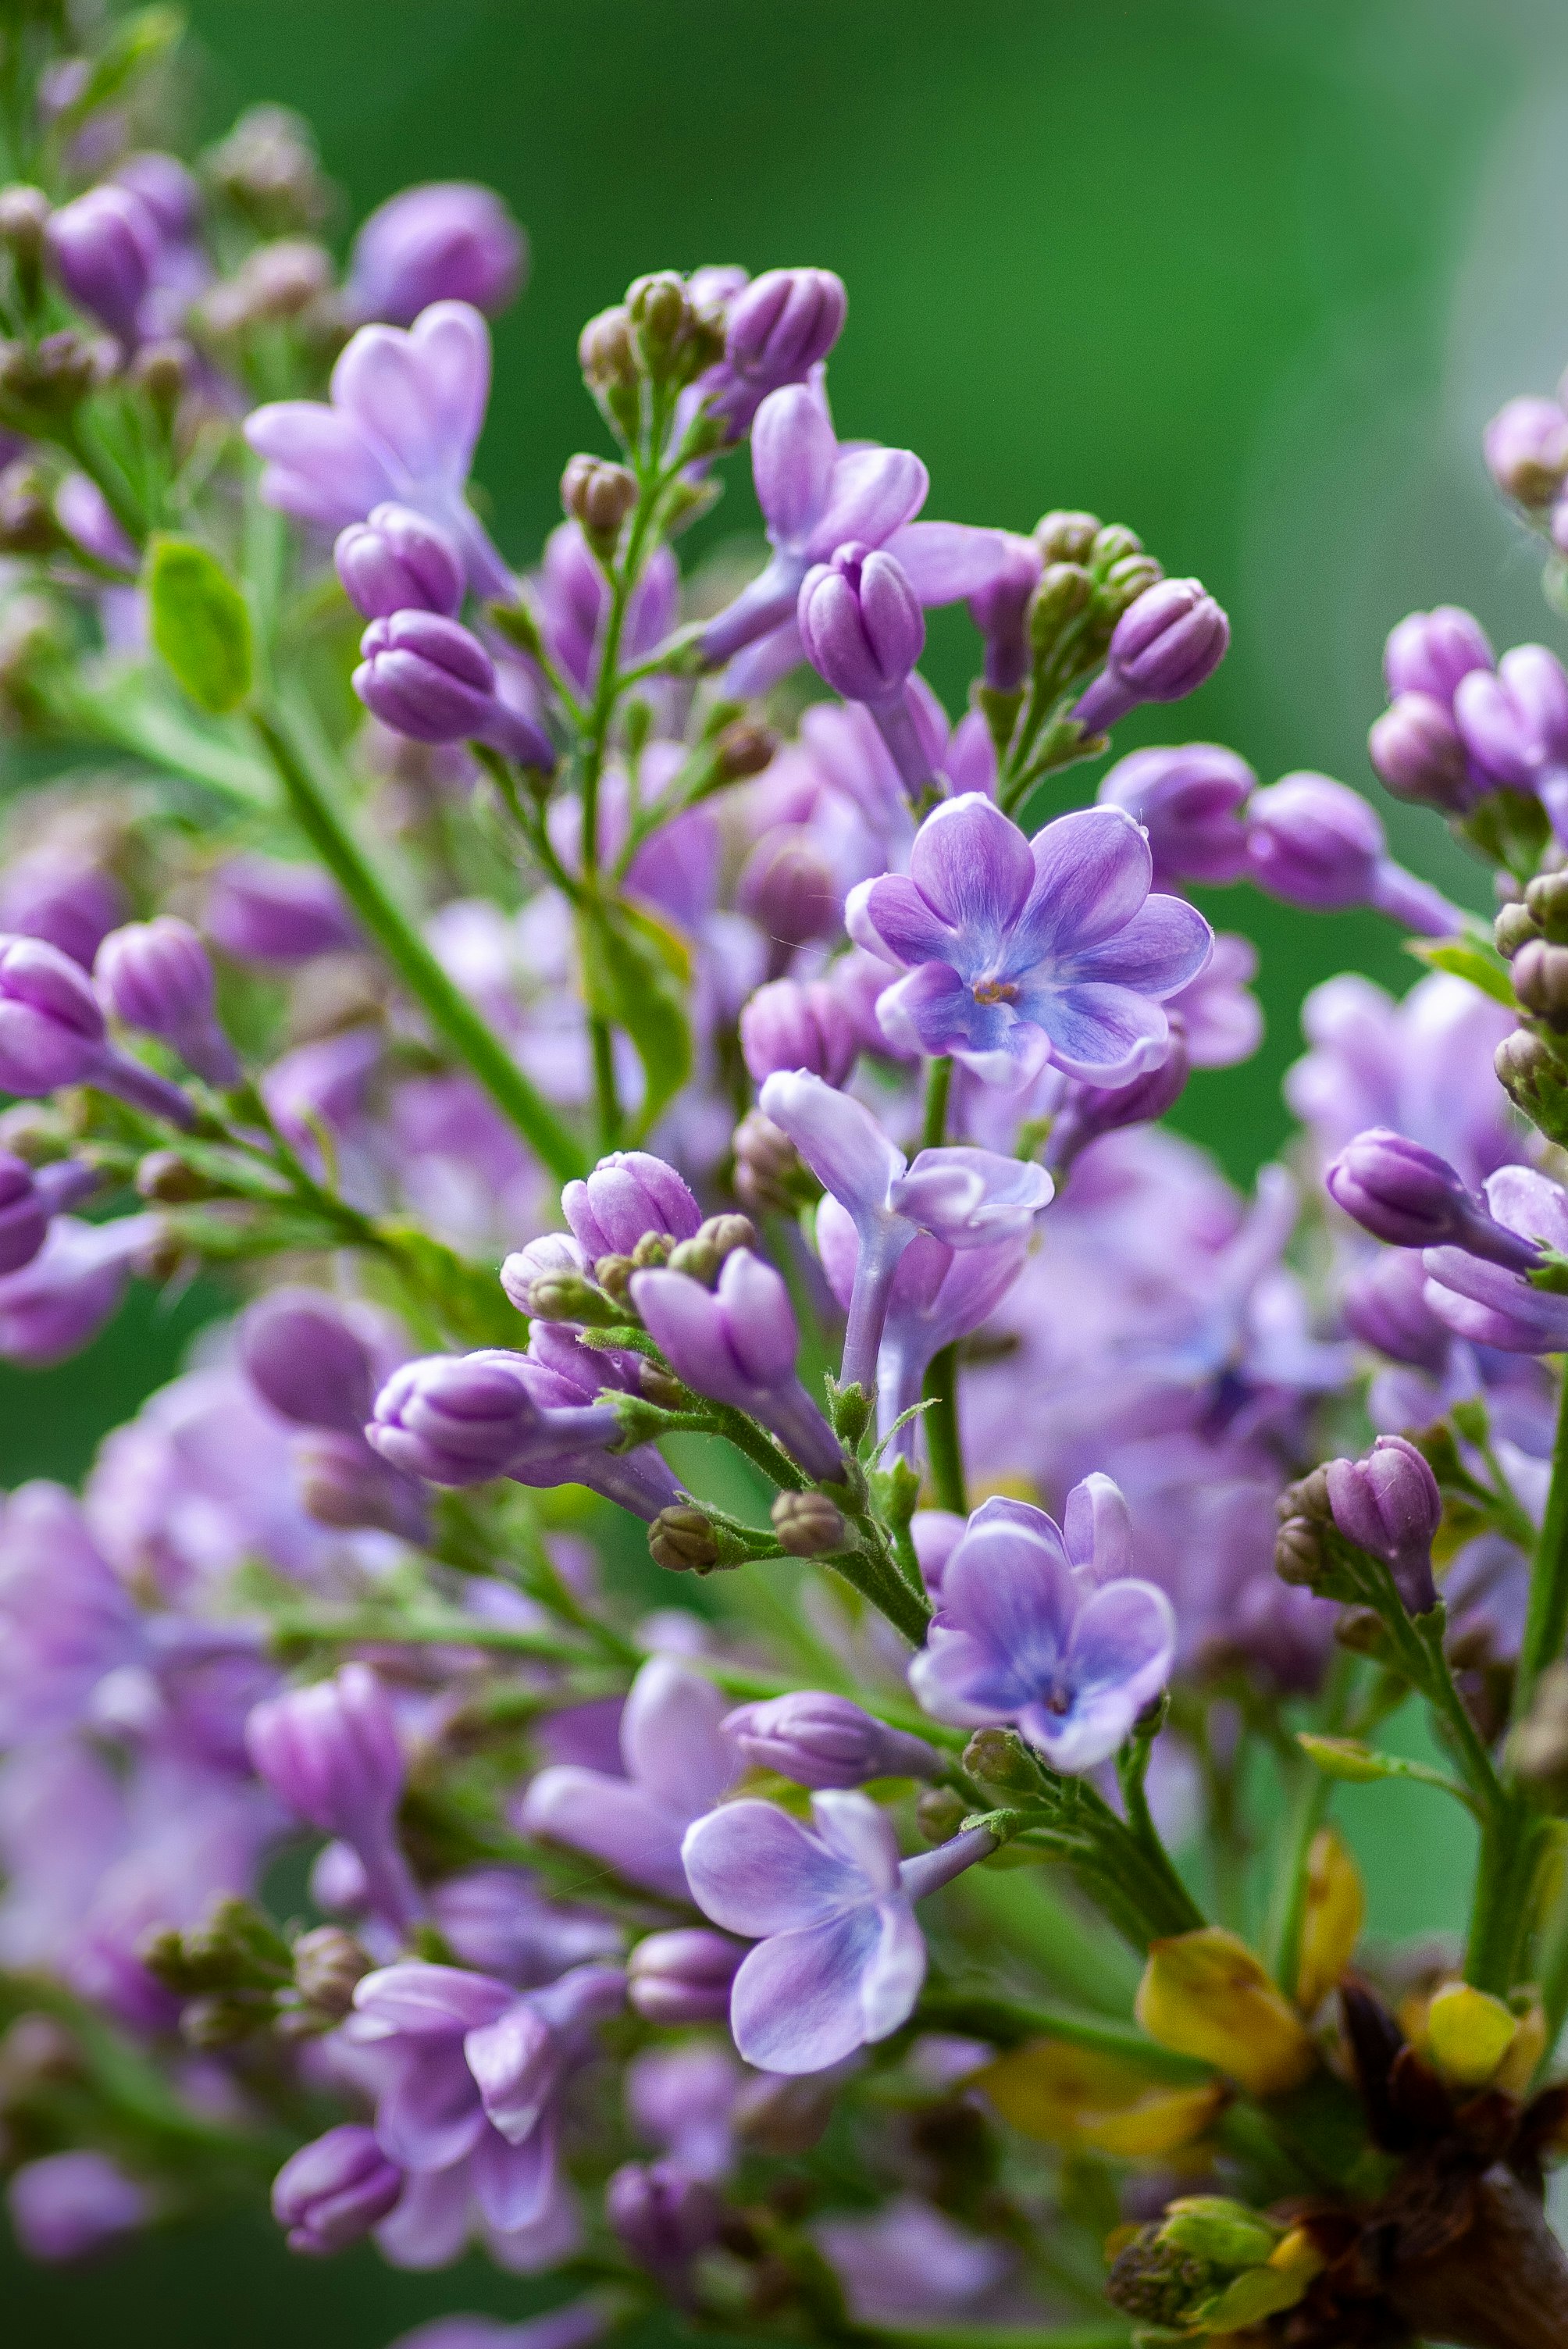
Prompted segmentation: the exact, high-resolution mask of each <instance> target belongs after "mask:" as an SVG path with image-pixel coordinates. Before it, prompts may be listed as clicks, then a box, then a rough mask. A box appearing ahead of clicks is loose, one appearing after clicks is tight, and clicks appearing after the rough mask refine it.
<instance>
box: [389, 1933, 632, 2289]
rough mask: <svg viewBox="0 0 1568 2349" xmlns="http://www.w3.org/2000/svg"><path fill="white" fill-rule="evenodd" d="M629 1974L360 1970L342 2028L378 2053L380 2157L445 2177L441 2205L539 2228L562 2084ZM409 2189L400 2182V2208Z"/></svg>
mask: <svg viewBox="0 0 1568 2349" xmlns="http://www.w3.org/2000/svg"><path fill="white" fill-rule="evenodd" d="M625 1981H626V1978H625V1975H624V1973H623V1972H622V1971H621V1970H620V1968H619V1967H618V1966H602V1965H587V1966H577V1967H574V1968H573V1971H571V1972H570V1973H565V1974H562V1976H561V1978H560V1980H559V1981H558V1982H552V1983H551V1984H550V1985H549V1986H548V1988H546V1989H543V1990H537V1991H527V1992H522V1993H521V1995H520V1994H519V1992H516V1991H515V1990H513V1989H512V1987H511V1983H510V1982H495V1981H492V1980H491V1979H490V1976H489V1975H488V1974H480V1973H469V1972H465V1971H459V1968H457V1967H455V1966H438V1965H425V1964H419V1963H411V1964H406V1965H394V1966H385V1967H383V1968H382V1969H381V1970H380V1971H378V1972H377V1973H372V1974H367V1975H366V1977H365V1979H364V1981H363V1982H360V1983H359V1985H358V1987H357V1988H356V1991H355V1993H354V2007H355V2011H354V2013H353V2014H352V2016H351V2017H350V2018H349V2021H348V2023H346V2025H345V2036H346V2038H347V2039H348V2040H349V2042H350V2043H351V2044H353V2045H355V2046H356V2047H358V2048H361V2049H364V2050H366V2052H367V2053H368V2054H370V2055H371V2056H372V2058H373V2059H377V2068H378V2069H379V2070H380V2072H381V2084H380V2088H379V2093H378V2095H377V2106H376V2138H377V2144H378V2145H379V2146H380V2148H381V2150H382V2152H383V2154H384V2155H385V2156H386V2157H387V2160H388V2161H390V2162H394V2163H396V2164H397V2168H399V2169H403V2170H407V2171H408V2172H409V2173H410V2177H411V2180H412V2181H413V2183H414V2184H415V2185H417V2184H418V2183H419V2182H420V2181H427V2180H428V2181H432V2182H433V2181H435V2180H437V2179H440V2180H442V2181H444V2193H443V2194H442V2196H441V2198H440V2199H441V2200H442V2201H443V2202H446V2201H449V2200H452V2199H458V2198H459V2197H460V2198H461V2199H462V2201H463V2203H464V2204H465V2206H466V2203H467V2200H468V2199H469V2197H471V2198H472V2200H473V2201H474V2202H475V2203H476V2204H477V2205H478V2208H479V2209H480V2213H481V2215H482V2217H483V2219H484V2220H485V2221H486V2223H487V2225H488V2226H489V2227H490V2229H492V2230H494V2231H495V2233H496V2234H497V2235H499V2236H501V2237H503V2238H504V2237H506V2236H510V2235H516V2234H518V2233H520V2232H521V2231H522V2230H527V2229H529V2228H531V2227H533V2226H535V2225H536V2224H537V2223H538V2222H539V2220H541V2219H542V2218H543V2217H544V2215H545V2213H546V2212H547V2211H548V2209H549V2208H550V2205H551V2203H552V2199H554V2197H555V2194H556V2191H557V2183H558V2181H557V2172H556V2150H555V2148H556V2112H557V2107H558V2104H559V2100H560V2095H561V2090H562V2087H563V2085H565V2082H566V2080H567V2079H568V2077H569V2076H570V2075H571V2073H572V2072H573V2070H574V2069H575V2068H576V2067H577V2066H578V2065H579V2064H581V2063H582V2062H583V2060H584V2059H585V2057H586V2056H587V2055H588V2054H591V2053H592V2049H593V2026H594V2025H595V2024H596V2023H599V2022H601V2021H603V2019H604V2018H605V2017H607V2016H609V2015H611V2014H614V2013H616V2012H617V2011H618V2010H619V2008H620V2007H621V2005H622V2003H623V2002H624V1997H625ZM409 2197H410V2189H407V2188H406V2189H405V2195H404V2201H405V2205H407V2201H408V2199H409ZM400 2215H401V2212H400ZM414 2215H415V2217H416V2219H417V2220H418V2218H419V2217H420V2216H426V2217H427V2218H428V2219H430V2220H433V2219H434V2218H435V2216H436V2213H435V2212H434V2211H430V2212H428V2213H423V2214H422V2213H420V2212H419V2211H418V2209H416V2211H415V2214H414ZM458 2240H459V2241H460V2240H461V2232H460V2231H459V2237H458ZM431 2248H432V2249H433V2246H432V2247H431ZM456 2248H457V2246H456V2244H453V2246H452V2250H453V2251H455V2249H456ZM410 2249H411V2247H410ZM446 2255H447V2256H448V2257H449V2256H451V2251H448V2252H447V2254H446ZM408 2263H409V2264H417V2265H427V2264H435V2263H437V2262H436V2260H435V2259H431V2258H428V2257H410V2258H409V2261H408Z"/></svg>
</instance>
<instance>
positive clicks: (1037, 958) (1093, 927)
mask: <svg viewBox="0 0 1568 2349" xmlns="http://www.w3.org/2000/svg"><path fill="white" fill-rule="evenodd" d="M1032 853H1033V855H1034V861H1035V885H1034V887H1033V888H1032V889H1031V891H1030V893H1029V901H1028V904H1027V905H1026V906H1025V908H1024V911H1023V913H1022V914H1021V915H1020V916H1019V918H1018V923H1017V926H1016V929H1015V931H1014V934H1013V938H1012V942H1011V945H1010V947H1009V950H1008V957H1007V967H1008V971H1009V973H1010V974H1011V975H1012V976H1014V977H1018V976H1020V975H1021V974H1022V973H1023V972H1024V971H1026V970H1027V969H1030V968H1032V967H1033V966H1034V965H1035V964H1036V963H1037V962H1042V961H1044V960H1045V959H1046V957H1047V956H1050V957H1065V956H1068V955H1079V954H1083V953H1085V952H1087V950H1088V948H1089V947H1095V946H1099V944H1100V943H1101V941H1102V940H1103V939H1106V938H1109V937H1111V936H1114V935H1115V933H1116V932H1117V931H1118V930H1120V929H1125V927H1126V926H1127V924H1128V923H1129V922H1130V921H1131V919H1132V917H1133V916H1134V914H1136V913H1137V911H1138V909H1139V907H1140V905H1142V903H1143V901H1144V899H1145V898H1146V897H1147V896H1148V895H1149V883H1150V875H1151V874H1152V873H1153V870H1154V861H1153V858H1152V857H1151V856H1150V853H1149V843H1148V841H1147V840H1146V839H1145V838H1144V836H1143V833H1142V830H1141V828H1140V826H1139V825H1138V824H1136V823H1134V822H1133V820H1132V818H1131V817H1130V815H1129V814H1127V812H1125V810H1123V809H1121V808H1118V807H1091V808H1078V809H1077V810H1075V811H1074V812H1073V813H1072V814H1070V815H1059V816H1057V819H1056V821H1055V823H1047V825H1046V827H1045V829H1044V831H1043V832H1037V833H1036V834H1035V838H1034V841H1033V843H1032Z"/></svg>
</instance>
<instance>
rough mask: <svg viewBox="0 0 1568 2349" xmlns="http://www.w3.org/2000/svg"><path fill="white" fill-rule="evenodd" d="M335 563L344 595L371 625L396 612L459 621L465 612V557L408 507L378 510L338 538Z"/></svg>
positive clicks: (433, 525) (387, 507) (389, 506)
mask: <svg viewBox="0 0 1568 2349" xmlns="http://www.w3.org/2000/svg"><path fill="white" fill-rule="evenodd" d="M332 559H333V561H334V563H335V564H336V566H337V575H338V577H339V579H341V580H342V582H343V592H344V594H345V595H346V596H347V598H348V600H349V602H350V603H351V604H352V605H354V608H355V610H356V612H363V614H364V615H365V617H366V619H367V620H387V619H390V618H391V616H392V615H393V613H394V612H439V613H440V614H442V615H443V616H445V617H446V618H448V619H454V618H456V616H457V615H458V613H459V612H460V611H461V609H462V605H463V589H464V585H465V583H466V574H465V572H464V569H463V562H462V557H461V556H460V555H459V553H458V550H457V548H456V547H455V546H454V545H453V544H452V542H451V540H450V539H449V537H448V536H447V533H446V532H445V531H444V530H440V529H438V527H437V525H436V524H435V523H433V522H427V521H426V520H425V517H424V515H423V514H417V513H414V512H411V510H410V509H409V508H408V507H407V506H399V505H379V506H373V507H372V508H371V510H370V519H369V521H368V522H351V523H349V525H348V528H347V529H346V530H345V531H341V532H339V533H338V539H337V543H336V545H335V547H334V549H333V555H332Z"/></svg>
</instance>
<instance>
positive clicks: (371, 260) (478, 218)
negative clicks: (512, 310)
mask: <svg viewBox="0 0 1568 2349" xmlns="http://www.w3.org/2000/svg"><path fill="white" fill-rule="evenodd" d="M527 266H528V241H527V239H526V238H525V237H524V235H523V233H522V231H521V229H520V228H519V227H518V224H517V222H515V221H514V220H513V218H512V216H511V212H509V211H508V210H507V208H506V205H505V204H504V203H503V202H501V199H500V196H498V195H497V194H496V193H495V191H494V190H493V189H492V188H484V187H479V186H476V185H475V184H474V182H473V181H469V180H428V181H423V182H422V183H420V184H419V185H418V186H417V187H412V188H400V189H399V190H398V191H397V194H396V195H395V196H389V197H388V198H387V202H385V203H384V204H378V205H377V208H376V210H375V211H374V212H372V213H371V214H370V216H369V218H368V219H367V220H366V222H365V224H364V226H363V227H362V228H361V230H360V232H359V233H358V235H357V236H356V238H355V240H354V246H353V250H352V251H351V253H350V254H349V256H348V277H347V282H346V285H345V286H344V303H345V306H346V309H347V311H348V314H349V316H351V317H352V318H354V319H356V321H357V320H369V319H379V320H383V321H385V322H386V324H387V325H388V326H409V325H411V324H412V322H413V320H414V319H416V318H417V317H418V315H419V313H420V312H421V311H422V310H424V309H427V308H428V306H429V305H430V304H432V303H434V302H465V303H470V304H471V305H473V307H474V308H475V309H476V310H482V311H484V312H485V313H486V315H487V316H490V317H494V316H495V315H496V313H497V311H498V310H504V309H505V308H506V306H507V305H508V304H509V303H510V302H512V301H515V300H516V298H517V295H518V293H519V292H520V290H521V285H522V280H523V274H524V272H525V270H526V269H527Z"/></svg>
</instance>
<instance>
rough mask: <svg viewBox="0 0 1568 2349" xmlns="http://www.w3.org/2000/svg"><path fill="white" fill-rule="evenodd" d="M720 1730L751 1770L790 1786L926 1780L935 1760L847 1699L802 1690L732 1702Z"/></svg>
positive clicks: (929, 1748) (930, 1748)
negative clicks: (753, 1701)
mask: <svg viewBox="0 0 1568 2349" xmlns="http://www.w3.org/2000/svg"><path fill="white" fill-rule="evenodd" d="M724 1733H725V1735H726V1736H727V1737H728V1738H731V1739H733V1741H734V1743H735V1744H736V1745H737V1746H738V1749H739V1751H740V1753H741V1754H742V1756H743V1757H744V1759H745V1760H746V1761H747V1762H748V1764H750V1766H751V1767H752V1768H753V1769H754V1770H776V1771H777V1772H778V1774H779V1776H780V1777H781V1778H792V1779H793V1780H794V1782H795V1784H796V1785H798V1786H810V1787H812V1788H813V1789H814V1790H816V1791H818V1792H820V1791H821V1789H822V1788H824V1787H828V1786H840V1787H842V1786H863V1785H865V1784H866V1782H867V1780H868V1779H871V1778H933V1777H935V1776H936V1775H937V1774H938V1772H939V1771H940V1770H941V1768H942V1766H943V1758H942V1755H941V1754H939V1753H938V1752H937V1751H936V1748H935V1747H934V1745H928V1744H926V1742H925V1740H924V1739H923V1738H921V1737H911V1736H909V1735H907V1734H906V1733H905V1732H904V1731H903V1730H901V1729H890V1728H889V1727H888V1726H887V1724H886V1723H885V1722H881V1721H878V1720H876V1719H875V1718H874V1717H873V1716H872V1714H871V1713H867V1712H866V1710H865V1708H864V1707H863V1706H862V1705H858V1704H856V1703H855V1702H853V1701H852V1700H851V1698H849V1697H847V1696H834V1695H830V1694H829V1693H827V1692H823V1691H820V1690H812V1689H804V1690H799V1691H797V1692H794V1693H792V1694H790V1695H789V1696H778V1697H769V1699H768V1700H767V1701H766V1702H762V1703H759V1704H742V1705H738V1706H737V1707H736V1709H735V1711H734V1712H733V1713H727V1714H726V1715H725V1720H724Z"/></svg>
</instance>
